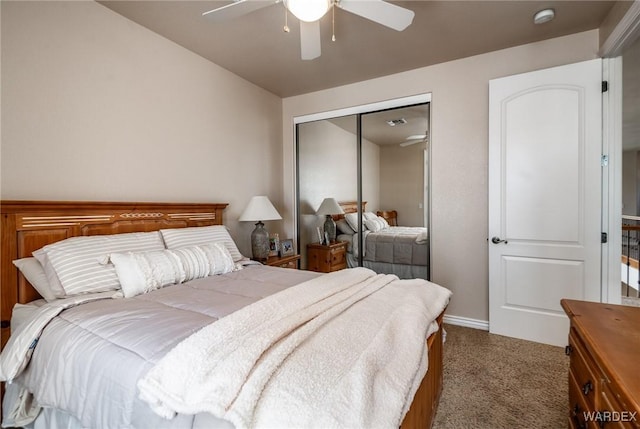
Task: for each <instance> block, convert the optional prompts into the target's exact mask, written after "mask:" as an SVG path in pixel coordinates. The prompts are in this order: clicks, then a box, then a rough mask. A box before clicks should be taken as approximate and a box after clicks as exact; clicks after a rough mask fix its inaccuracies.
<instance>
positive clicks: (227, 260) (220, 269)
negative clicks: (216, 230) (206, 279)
mask: <svg viewBox="0 0 640 429" xmlns="http://www.w3.org/2000/svg"><path fill="white" fill-rule="evenodd" d="M200 248H201V249H202V250H203V251H204V253H205V254H206V255H207V259H208V260H209V265H210V267H211V268H210V270H209V275H210V276H214V275H218V274H225V273H230V272H231V271H235V270H236V269H241V267H240V266H239V267H238V268H236V264H235V263H234V262H233V258H232V257H231V253H229V250H228V249H227V248H226V247H225V245H224V244H222V243H212V244H205V245H204V246H200ZM238 265H239V264H238Z"/></svg>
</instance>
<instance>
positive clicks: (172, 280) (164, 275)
mask: <svg viewBox="0 0 640 429" xmlns="http://www.w3.org/2000/svg"><path fill="white" fill-rule="evenodd" d="M109 260H110V261H111V263H113V265H114V266H115V270H116V273H117V274H118V279H119V281H120V285H121V286H122V293H123V294H124V297H125V298H130V297H132V296H136V295H140V294H142V293H147V292H151V291H152V290H156V289H160V288H161V287H164V286H167V285H171V284H177V283H182V282H183V281H184V279H185V271H184V269H183V267H182V263H181V261H180V258H179V257H178V256H177V255H176V254H174V253H173V252H172V251H170V250H155V251H151V252H141V253H134V252H126V253H118V252H114V253H111V254H110V255H109Z"/></svg>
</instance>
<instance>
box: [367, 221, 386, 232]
mask: <svg viewBox="0 0 640 429" xmlns="http://www.w3.org/2000/svg"><path fill="white" fill-rule="evenodd" d="M364 224H365V225H366V227H367V229H368V230H369V231H371V232H378V231H381V230H382V223H380V222H379V221H378V219H368V220H365V221H364Z"/></svg>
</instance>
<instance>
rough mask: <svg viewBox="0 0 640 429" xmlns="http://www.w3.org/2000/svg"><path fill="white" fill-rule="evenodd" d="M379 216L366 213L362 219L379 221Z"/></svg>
mask: <svg viewBox="0 0 640 429" xmlns="http://www.w3.org/2000/svg"><path fill="white" fill-rule="evenodd" d="M377 217H378V215H377V214H375V213H374V212H364V213H363V214H362V218H363V219H364V220H370V219H377Z"/></svg>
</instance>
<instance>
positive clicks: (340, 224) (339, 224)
mask: <svg viewBox="0 0 640 429" xmlns="http://www.w3.org/2000/svg"><path fill="white" fill-rule="evenodd" d="M336 228H338V231H340V233H341V234H347V235H353V234H355V233H356V232H355V231H354V230H353V228H351V227H350V226H349V224H348V223H347V221H346V220H344V219H338V220H337V221H336Z"/></svg>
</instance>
